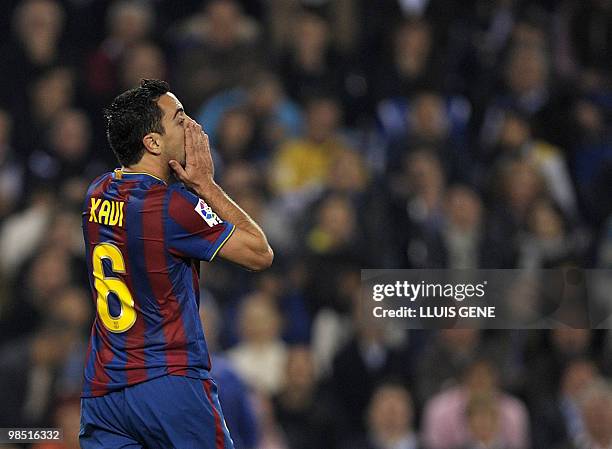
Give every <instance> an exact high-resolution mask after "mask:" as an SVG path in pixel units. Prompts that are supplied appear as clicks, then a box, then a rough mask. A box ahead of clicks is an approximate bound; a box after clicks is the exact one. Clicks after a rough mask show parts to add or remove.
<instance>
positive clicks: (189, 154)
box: [169, 118, 274, 271]
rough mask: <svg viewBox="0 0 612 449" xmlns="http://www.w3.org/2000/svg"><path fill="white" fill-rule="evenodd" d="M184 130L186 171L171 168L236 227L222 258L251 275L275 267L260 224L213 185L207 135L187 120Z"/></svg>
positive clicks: (174, 165)
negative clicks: (252, 272)
mask: <svg viewBox="0 0 612 449" xmlns="http://www.w3.org/2000/svg"><path fill="white" fill-rule="evenodd" d="M183 126H184V128H185V168H183V167H182V166H181V164H179V163H178V161H175V160H171V161H169V165H170V167H171V168H172V170H173V171H174V173H175V175H176V177H177V178H178V179H179V180H180V181H182V182H183V183H184V184H185V185H186V186H187V187H189V188H190V189H192V190H193V191H194V192H195V193H196V194H197V195H198V196H199V197H200V198H202V199H204V200H205V201H206V202H207V203H208V205H210V206H211V207H212V208H213V210H214V211H215V212H216V213H217V214H218V215H219V216H220V217H221V218H222V219H223V220H225V221H229V222H230V223H233V224H234V225H235V226H236V229H235V230H234V234H233V235H232V237H230V239H229V240H228V241H227V242H226V243H225V245H223V247H222V248H221V249H220V250H219V256H221V257H222V258H224V259H227V260H229V261H231V262H234V263H237V264H238V265H241V266H243V267H245V268H247V269H249V270H252V271H261V270H264V269H266V268H268V267H269V266H270V265H271V264H272V260H273V258H274V253H273V252H272V248H270V245H269V244H268V240H267V238H266V236H265V234H264V232H263V231H262V229H261V228H260V227H259V225H258V224H257V223H255V221H254V220H253V219H252V218H251V217H250V216H249V215H248V214H247V213H246V212H245V211H244V210H242V209H241V208H240V206H238V204H236V203H235V202H234V200H232V199H231V198H230V197H229V196H228V195H227V194H226V193H225V192H224V191H223V189H222V188H221V187H220V186H219V185H218V184H217V183H216V182H215V181H214V174H215V168H214V165H213V161H212V156H211V154H210V145H209V142H208V135H207V134H205V133H204V132H203V131H202V127H201V126H200V125H199V124H198V123H197V122H195V121H194V120H192V119H190V118H187V119H186V120H185V123H184V125H183Z"/></svg>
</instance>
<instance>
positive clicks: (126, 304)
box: [92, 243, 136, 333]
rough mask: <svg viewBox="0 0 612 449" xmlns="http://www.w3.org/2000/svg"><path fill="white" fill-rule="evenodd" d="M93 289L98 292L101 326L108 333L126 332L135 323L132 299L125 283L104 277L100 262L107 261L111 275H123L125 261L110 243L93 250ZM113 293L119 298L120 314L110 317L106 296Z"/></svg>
mask: <svg viewBox="0 0 612 449" xmlns="http://www.w3.org/2000/svg"><path fill="white" fill-rule="evenodd" d="M92 259H93V275H94V278H95V281H94V287H95V289H96V291H97V292H98V298H97V301H96V307H97V309H98V315H99V316H100V320H102V324H104V327H106V328H107V329H108V330H109V331H111V332H115V333H121V332H125V331H127V330H128V329H129V328H131V327H132V326H133V325H134V323H135V322H136V310H134V298H132V294H131V293H130V290H129V289H128V287H127V285H125V283H124V282H123V281H122V280H121V279H119V278H116V277H106V276H105V274H104V268H103V267H102V260H103V259H108V260H109V261H110V263H111V270H112V271H113V273H125V261H124V260H123V255H122V254H121V251H119V248H117V247H116V246H115V245H113V244H111V243H100V244H98V245H96V247H95V248H94V250H93V255H92ZM110 293H114V294H115V295H117V297H118V298H119V302H120V304H121V312H120V313H119V315H118V316H112V315H111V314H110V309H109V307H108V295H109V294H110Z"/></svg>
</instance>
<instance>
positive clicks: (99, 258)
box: [82, 169, 234, 397]
mask: <svg viewBox="0 0 612 449" xmlns="http://www.w3.org/2000/svg"><path fill="white" fill-rule="evenodd" d="M233 231H234V225H232V224H231V223H227V222H224V221H223V220H221V219H220V218H219V217H218V216H217V215H216V214H215V213H214V212H213V211H212V210H211V208H210V207H209V206H208V205H207V204H206V203H205V202H204V201H203V200H202V199H200V198H198V197H197V196H196V195H194V194H193V193H191V192H190V191H189V190H187V189H186V188H185V186H184V185H183V184H182V183H177V184H171V185H167V184H166V183H165V182H164V181H162V180H161V179H158V178H156V177H154V176H152V175H149V174H146V173H127V172H123V171H121V170H119V169H118V170H115V171H114V172H110V173H106V174H105V175H102V176H101V177H99V178H97V179H96V180H95V181H94V182H93V183H92V184H91V185H90V187H89V189H88V191H87V197H86V200H85V205H84V208H83V236H84V239H85V246H86V256H87V264H88V271H89V278H90V285H91V290H92V293H93V299H94V303H95V308H96V317H95V319H94V322H93V326H92V329H91V337H90V341H89V348H88V352H87V357H86V361H85V369H84V377H85V379H84V385H83V392H82V397H91V396H101V395H104V394H106V393H107V392H110V391H115V390H118V389H121V388H124V387H126V386H129V385H133V384H136V383H139V382H144V381H146V380H148V379H153V378H155V377H159V376H163V375H166V374H176V375H185V376H194V377H198V378H207V377H208V372H209V370H210V356H209V353H208V348H207V346H206V341H205V339H204V332H203V330H202V325H201V323H200V319H199V314H198V309H199V303H200V298H199V286H198V285H199V263H200V260H205V261H211V260H212V259H213V258H214V257H215V255H216V254H217V252H218V251H219V249H220V248H221V247H222V246H223V244H224V243H225V242H226V241H227V240H228V239H229V237H230V236H231V234H232V232H233Z"/></svg>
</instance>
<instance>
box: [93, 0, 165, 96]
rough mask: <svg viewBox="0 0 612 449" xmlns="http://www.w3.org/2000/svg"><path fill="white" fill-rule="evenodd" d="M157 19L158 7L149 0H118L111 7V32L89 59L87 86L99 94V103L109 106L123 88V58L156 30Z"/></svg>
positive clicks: (108, 28) (108, 15) (109, 9)
mask: <svg viewBox="0 0 612 449" xmlns="http://www.w3.org/2000/svg"><path fill="white" fill-rule="evenodd" d="M155 20H156V18H155V9H154V8H153V7H152V6H151V5H150V4H149V3H147V2H138V1H134V0H116V1H114V2H113V3H112V4H111V6H110V7H109V8H108V11H107V14H106V27H107V35H106V36H105V38H104V40H103V41H102V42H101V43H100V45H99V47H98V48H97V49H96V50H95V51H94V52H92V53H91V54H90V55H89V56H88V57H87V61H86V62H87V71H86V77H87V87H88V89H89V90H90V91H91V92H92V93H93V95H94V96H96V97H97V101H96V102H95V103H94V106H95V107H97V108H99V107H102V106H106V104H107V103H109V102H110V100H111V99H112V98H113V97H114V96H115V95H116V93H117V92H118V91H119V89H120V86H121V81H122V80H121V76H120V66H121V61H122V60H123V59H125V57H126V55H127V51H128V50H129V49H130V48H131V47H132V46H134V45H136V44H138V43H140V42H142V41H143V40H145V39H147V38H148V37H149V35H151V34H152V30H153V29H154V26H155Z"/></svg>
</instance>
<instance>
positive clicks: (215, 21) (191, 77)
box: [174, 0, 261, 111]
mask: <svg viewBox="0 0 612 449" xmlns="http://www.w3.org/2000/svg"><path fill="white" fill-rule="evenodd" d="M259 34H260V29H259V26H258V23H257V22H256V21H254V20H253V19H252V18H250V17H249V16H247V15H246V14H244V12H243V11H242V8H241V6H240V4H239V3H238V2H236V1H234V0H214V1H211V2H207V3H205V5H204V8H203V9H202V11H201V12H200V13H199V14H196V15H194V16H192V17H190V18H188V19H187V20H186V21H185V22H184V23H183V24H182V25H181V26H180V27H179V29H178V30H177V32H176V36H175V37H174V39H175V41H176V42H175V45H176V46H177V50H178V67H179V68H178V72H177V75H178V76H177V80H178V82H177V92H178V94H179V96H181V97H182V98H184V99H185V107H186V108H187V110H192V111H196V110H197V108H199V107H200V106H201V105H202V104H203V103H204V101H205V100H208V99H209V98H210V97H211V96H212V95H213V94H216V93H218V92H220V91H222V90H225V89H231V88H234V87H237V86H239V85H243V84H245V83H247V82H248V81H249V80H250V78H251V76H252V74H253V73H255V71H256V70H257V69H259V68H260V67H261V61H260V59H261V57H260V55H259V49H258V37H259Z"/></svg>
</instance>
